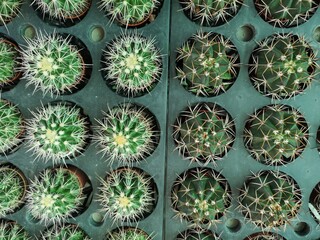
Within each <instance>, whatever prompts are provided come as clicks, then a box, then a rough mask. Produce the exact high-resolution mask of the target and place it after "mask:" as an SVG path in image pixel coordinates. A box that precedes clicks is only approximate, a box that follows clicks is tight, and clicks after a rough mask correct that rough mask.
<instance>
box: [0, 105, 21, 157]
mask: <svg viewBox="0 0 320 240" xmlns="http://www.w3.org/2000/svg"><path fill="white" fill-rule="evenodd" d="M23 133H24V120H23V119H22V116H21V113H20V111H19V109H18V107H16V106H15V105H13V104H12V103H10V102H8V101H6V100H4V99H0V154H4V155H5V154H8V153H10V152H11V151H13V150H14V148H15V147H17V146H18V145H19V144H20V143H21V141H22V135H23Z"/></svg>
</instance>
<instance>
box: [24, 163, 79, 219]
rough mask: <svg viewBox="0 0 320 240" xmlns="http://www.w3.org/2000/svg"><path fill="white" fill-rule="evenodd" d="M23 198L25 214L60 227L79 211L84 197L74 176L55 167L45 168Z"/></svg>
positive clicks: (67, 170)
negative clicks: (24, 198)
mask: <svg viewBox="0 0 320 240" xmlns="http://www.w3.org/2000/svg"><path fill="white" fill-rule="evenodd" d="M26 198H27V211H28V212H29V213H30V214H31V216H32V217H33V218H35V219H38V220H40V222H41V223H42V222H44V223H45V224H47V223H49V222H52V223H54V224H56V223H59V224H60V223H63V222H65V221H66V220H67V219H68V218H69V217H71V216H73V215H74V214H76V213H77V212H78V211H79V210H80V209H81V207H82V203H83V202H84V200H85V195H84V194H83V186H82V183H81V182H80V179H79V177H78V176H77V175H76V173H75V172H72V171H71V170H69V169H67V168H63V167H58V168H54V169H45V170H44V171H43V172H42V173H41V174H40V176H39V177H38V178H36V179H34V180H33V181H31V184H30V188H29V190H28V192H27V195H26Z"/></svg>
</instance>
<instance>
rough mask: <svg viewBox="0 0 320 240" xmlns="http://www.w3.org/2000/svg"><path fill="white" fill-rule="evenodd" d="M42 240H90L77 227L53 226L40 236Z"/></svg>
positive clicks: (70, 225)
mask: <svg viewBox="0 0 320 240" xmlns="http://www.w3.org/2000/svg"><path fill="white" fill-rule="evenodd" d="M41 239H42V240H91V238H89V237H88V235H87V234H86V233H85V232H84V231H83V230H82V229H81V228H80V227H78V226H77V225H74V224H64V225H62V226H54V227H52V228H51V229H48V230H47V231H45V232H44V233H42V234H41Z"/></svg>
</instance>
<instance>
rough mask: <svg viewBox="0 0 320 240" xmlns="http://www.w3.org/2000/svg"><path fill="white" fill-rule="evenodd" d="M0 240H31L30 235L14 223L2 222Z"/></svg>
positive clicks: (0, 224)
mask: <svg viewBox="0 0 320 240" xmlns="http://www.w3.org/2000/svg"><path fill="white" fill-rule="evenodd" d="M0 237H1V240H31V237H30V235H29V234H28V233H27V232H26V231H25V230H24V229H23V228H22V227H21V226H20V225H18V224H17V223H16V222H11V221H10V222H9V221H2V222H1V223H0Z"/></svg>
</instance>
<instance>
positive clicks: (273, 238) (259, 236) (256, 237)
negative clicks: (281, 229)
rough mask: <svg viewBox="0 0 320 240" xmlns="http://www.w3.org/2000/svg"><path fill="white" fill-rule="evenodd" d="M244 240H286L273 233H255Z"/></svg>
mask: <svg viewBox="0 0 320 240" xmlns="http://www.w3.org/2000/svg"><path fill="white" fill-rule="evenodd" d="M244 240H286V239H285V238H283V237H282V236H281V235H279V234H277V233H271V232H263V233H262V232H260V233H254V234H251V235H250V236H248V237H246V238H245V239H244Z"/></svg>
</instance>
